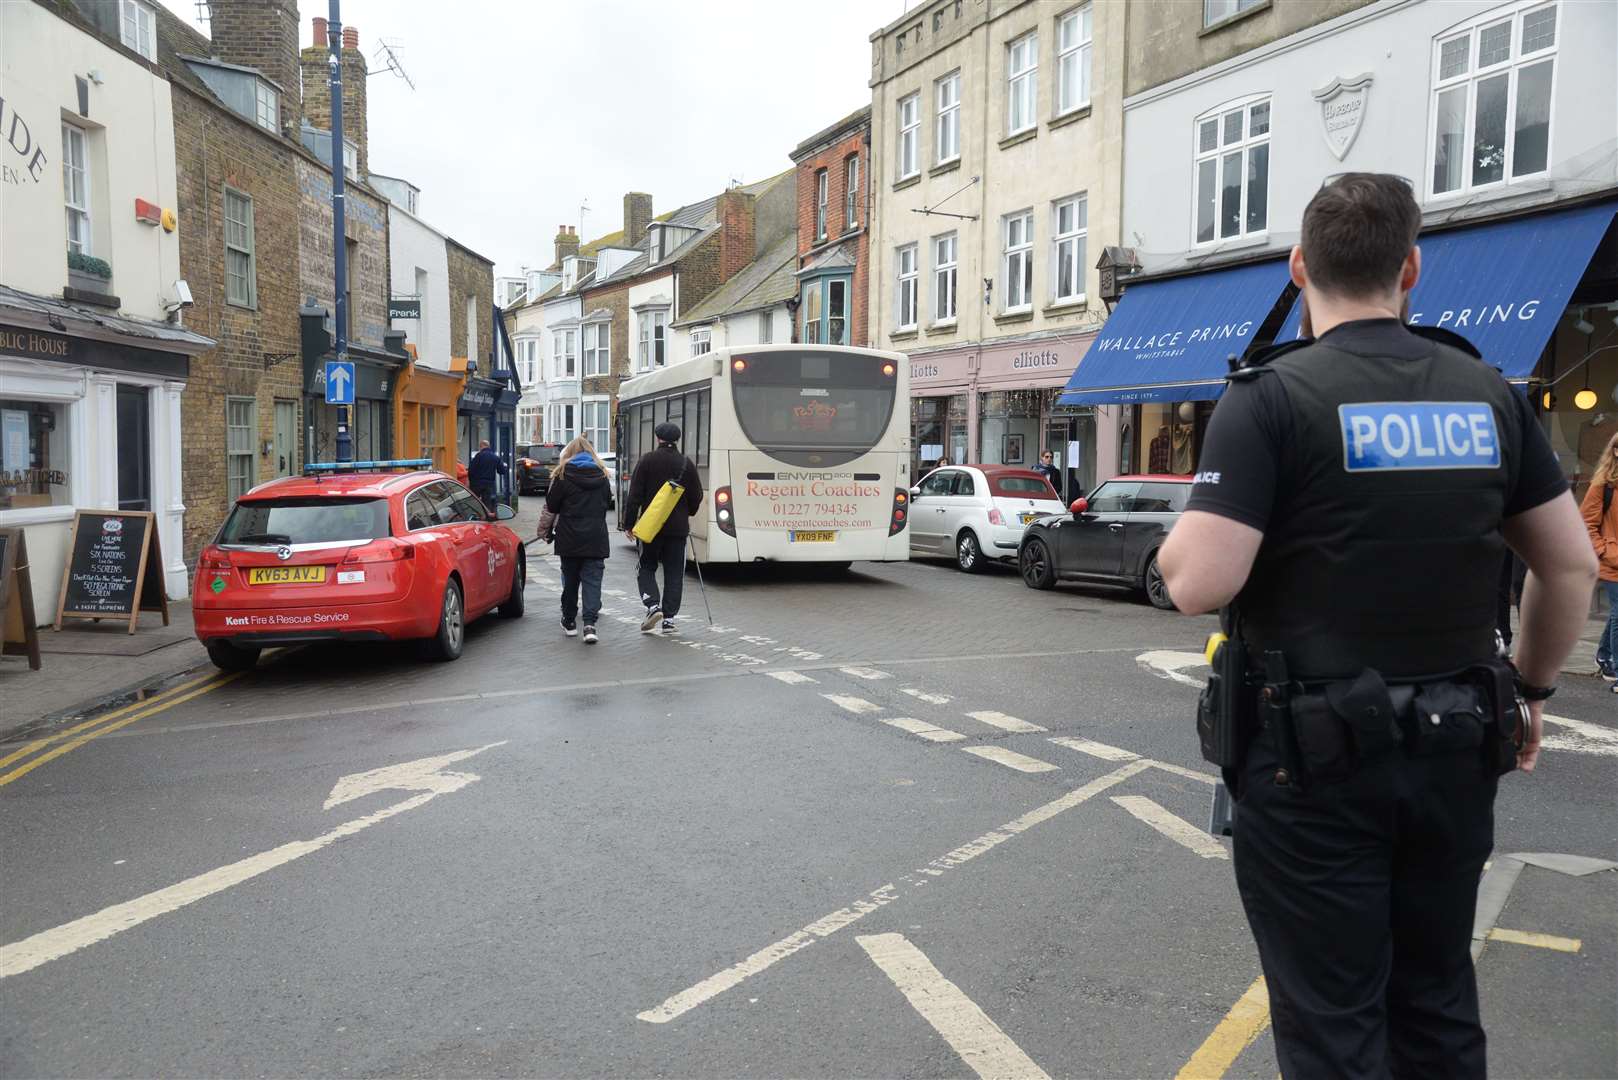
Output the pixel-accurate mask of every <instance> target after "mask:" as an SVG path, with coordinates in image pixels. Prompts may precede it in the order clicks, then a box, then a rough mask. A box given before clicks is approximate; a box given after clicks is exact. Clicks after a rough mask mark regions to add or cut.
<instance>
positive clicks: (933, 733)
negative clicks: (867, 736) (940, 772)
mask: <svg viewBox="0 0 1618 1080" xmlns="http://www.w3.org/2000/svg"><path fill="white" fill-rule="evenodd" d="M877 719H879V720H881V721H882V722H883V723H884V724H889V725H891V726H893V727H896V728H898V729H899V730H900V731H908V732H910V734H912V735H920V736H921V737H922V738H923V739H927V740H929V741H931V742H957V741H959V740H961V739H964V738H966V736H965V735H962V734H961V733H960V732H959V731H951V730H950V729H949V728H941V727H939V726H938V725H937V724H929V723H927V722H926V721H925V720H914V719H911V718H910V717H908V716H880V717H878V718H877Z"/></svg>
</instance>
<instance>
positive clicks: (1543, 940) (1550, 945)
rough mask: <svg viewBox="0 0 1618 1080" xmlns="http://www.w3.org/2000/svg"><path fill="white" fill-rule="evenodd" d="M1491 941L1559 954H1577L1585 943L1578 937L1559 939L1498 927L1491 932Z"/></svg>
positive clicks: (1527, 931) (1552, 936)
mask: <svg viewBox="0 0 1618 1080" xmlns="http://www.w3.org/2000/svg"><path fill="white" fill-rule="evenodd" d="M1489 940H1490V941H1509V942H1511V943H1512V944H1513V945H1532V946H1534V947H1535V948H1536V949H1555V950H1556V951H1557V952H1566V953H1576V952H1578V951H1579V950H1580V949H1582V948H1584V942H1582V941H1580V940H1579V939H1578V938H1576V937H1558V936H1556V935H1555V934H1536V933H1534V932H1532V931H1530V930H1507V929H1505V928H1504V927H1500V926H1496V927H1495V928H1493V929H1492V930H1490V931H1489Z"/></svg>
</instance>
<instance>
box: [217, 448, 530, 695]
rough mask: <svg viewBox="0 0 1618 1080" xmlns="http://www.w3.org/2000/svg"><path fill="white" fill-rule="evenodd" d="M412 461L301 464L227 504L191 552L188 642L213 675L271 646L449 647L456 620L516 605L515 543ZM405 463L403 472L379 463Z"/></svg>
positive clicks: (449, 651) (456, 633)
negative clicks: (204, 652)
mask: <svg viewBox="0 0 1618 1080" xmlns="http://www.w3.org/2000/svg"><path fill="white" fill-rule="evenodd" d="M429 464H431V463H430V462H428V461H427V460H425V459H422V460H419V461H417V460H412V461H398V462H389V461H362V462H355V463H345V464H343V465H341V466H338V465H331V464H325V463H321V464H312V465H309V466H307V467H306V468H305V470H304V472H305V475H303V476H299V477H285V478H283V479H280V480H272V481H270V482H269V483H266V484H260V485H259V486H258V487H256V488H254V489H253V490H251V491H249V492H248V493H247V494H245V495H243V496H242V497H241V498H240V499H238V500H236V505H235V507H233V508H232V509H231V512H230V516H229V517H227V518H226V519H225V524H224V526H223V527H222V528H221V529H220V530H219V535H218V537H216V538H215V540H214V542H213V543H211V544H209V545H208V546H207V547H205V548H203V549H202V554H201V556H200V557H199V558H198V560H197V579H196V585H195V588H194V589H193V590H192V597H193V599H192V603H191V608H192V615H193V618H194V620H195V623H196V628H197V637H198V638H199V639H200V640H201V641H202V643H203V644H204V645H205V646H207V649H208V655H209V657H211V658H212V660H213V662H214V663H215V664H216V665H218V666H219V667H221V668H224V669H225V670H227V671H241V670H245V669H247V668H251V667H252V666H253V665H254V664H255V663H256V662H257V661H258V655H259V651H260V650H261V649H263V648H265V647H266V646H272V645H298V644H304V643H308V642H321V641H405V640H419V641H420V642H421V644H422V646H423V651H424V652H425V653H426V654H427V655H430V656H433V657H436V658H437V659H441V660H454V659H455V658H456V657H458V656H460V655H461V648H462V646H463V644H464V642H465V632H466V624H467V623H469V622H471V621H472V620H474V619H476V618H478V617H479V616H481V615H484V614H486V613H487V612H489V611H493V610H495V609H498V610H499V612H500V614H501V615H503V616H505V617H506V618H511V619H515V618H518V617H520V616H521V615H522V612H523V586H524V585H525V584H526V582H527V570H526V563H525V558H524V552H523V546H522V542H521V541H520V540H518V539H517V534H516V533H514V532H512V531H511V530H510V529H508V528H507V527H506V526H504V525H501V524H497V522H499V521H505V520H509V519H510V518H512V517H513V516H515V515H514V514H513V513H512V511H511V508H510V507H508V506H503V505H502V506H498V507H496V509H495V513H493V514H491V513H489V512H488V511H487V510H485V509H484V506H483V504H482V503H481V502H479V501H478V498H477V496H475V495H473V494H472V493H471V492H470V491H468V490H466V488H464V487H462V486H461V485H460V484H458V483H456V482H455V481H454V480H451V479H450V478H449V477H447V476H445V475H444V474H442V473H438V472H429V471H424V470H422V469H419V468H414V467H415V466H425V465H429ZM399 467H411V471H408V472H387V471H384V470H387V469H397V468H399Z"/></svg>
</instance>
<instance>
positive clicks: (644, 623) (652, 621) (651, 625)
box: [640, 607, 663, 634]
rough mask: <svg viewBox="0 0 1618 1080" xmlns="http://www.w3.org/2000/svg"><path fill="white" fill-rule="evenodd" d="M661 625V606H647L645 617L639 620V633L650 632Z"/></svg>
mask: <svg viewBox="0 0 1618 1080" xmlns="http://www.w3.org/2000/svg"><path fill="white" fill-rule="evenodd" d="M662 625H663V609H662V608H657V607H649V608H647V609H646V618H644V619H642V620H641V621H640V629H641V633H643V634H650V633H652V632H653V631H655V630H656V629H657V628H658V627H659V626H662Z"/></svg>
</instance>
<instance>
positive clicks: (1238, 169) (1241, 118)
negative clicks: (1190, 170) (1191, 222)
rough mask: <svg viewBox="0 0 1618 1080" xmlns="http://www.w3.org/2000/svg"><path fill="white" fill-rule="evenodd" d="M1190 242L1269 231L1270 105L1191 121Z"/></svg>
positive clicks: (1263, 102) (1238, 107)
mask: <svg viewBox="0 0 1618 1080" xmlns="http://www.w3.org/2000/svg"><path fill="white" fill-rule="evenodd" d="M1195 130H1196V162H1195V165H1194V169H1195V173H1196V181H1195V186H1194V190H1195V192H1196V201H1197V207H1196V210H1197V213H1196V229H1197V237H1196V242H1197V243H1199V244H1211V243H1214V242H1216V241H1219V240H1230V239H1233V238H1235V237H1241V236H1250V235H1253V234H1257V233H1262V232H1264V231H1265V230H1266V229H1267V228H1268V227H1269V204H1270V99H1269V98H1268V97H1265V98H1262V99H1259V100H1256V101H1246V102H1241V103H1238V104H1235V105H1228V106H1222V107H1221V108H1219V109H1216V110H1214V111H1213V112H1211V113H1205V114H1204V115H1202V116H1200V117H1198V118H1197V121H1196V127H1195Z"/></svg>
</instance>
